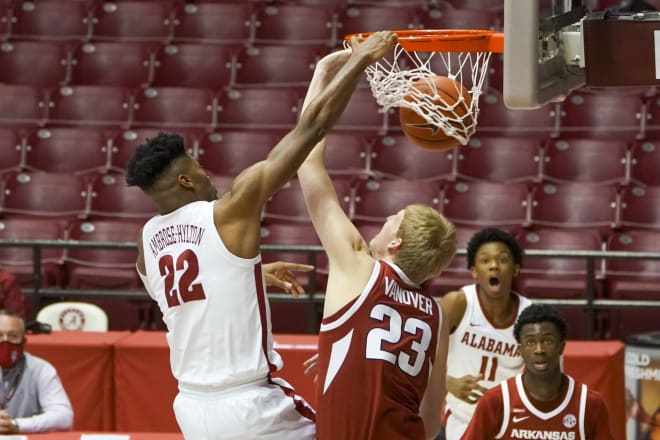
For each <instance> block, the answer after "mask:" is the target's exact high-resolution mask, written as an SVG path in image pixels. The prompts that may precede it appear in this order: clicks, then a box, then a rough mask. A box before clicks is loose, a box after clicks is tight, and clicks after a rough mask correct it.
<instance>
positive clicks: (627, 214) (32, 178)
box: [0, 171, 660, 236]
mask: <svg viewBox="0 0 660 440" xmlns="http://www.w3.org/2000/svg"><path fill="white" fill-rule="evenodd" d="M2 177H3V179H2V183H1V185H2V188H1V189H2V198H1V199H0V215H2V216H37V217H47V218H52V219H55V220H62V219H64V220H71V219H86V218H93V219H94V218H114V219H123V218H127V219H142V220H144V219H147V218H149V217H150V216H152V215H154V214H156V212H157V211H156V207H155V205H154V204H153V203H152V202H151V201H150V200H149V199H148V198H147V197H146V196H145V195H144V194H143V193H142V192H141V191H140V190H139V189H138V188H134V187H128V186H126V184H125V182H124V176H123V175H122V174H113V173H106V174H102V173H99V174H88V175H83V176H79V175H75V174H71V173H44V172H16V171H14V172H8V173H6V174H4V175H3V176H2ZM214 179H215V180H214V183H215V184H216V187H217V188H218V189H219V191H220V192H222V191H223V190H226V189H227V187H228V184H229V182H230V181H231V177H229V176H222V175H220V176H216V177H214ZM333 182H334V184H335V187H336V189H337V193H338V196H339V199H340V202H341V203H342V205H343V208H344V209H345V211H346V212H347V213H348V214H349V216H350V217H351V219H353V220H354V221H355V222H356V223H358V224H363V223H364V224H380V223H382V222H383V221H384V219H385V218H386V217H387V216H388V215H390V214H391V213H393V212H397V211H398V210H400V209H402V208H403V207H404V206H406V205H408V204H410V203H426V204H428V205H431V206H434V207H435V208H436V209H438V210H439V211H441V212H442V213H443V214H445V216H447V217H448V218H449V219H450V220H452V221H453V222H455V223H456V224H457V225H459V226H469V227H486V226H498V227H502V228H510V229H514V230H519V229H523V228H527V227H531V226H534V227H536V226H543V227H555V228H565V229H578V230H579V229H590V230H595V231H598V232H599V233H601V234H602V235H603V236H604V235H607V234H609V233H610V232H611V231H612V230H617V229H619V228H622V227H632V228H647V229H658V228H659V225H660V208H659V207H660V187H655V186H648V187H643V186H638V185H632V186H630V187H626V188H624V189H623V190H620V189H619V188H618V187H617V186H614V185H609V186H605V185H600V186H594V185H586V184H578V183H572V184H553V183H547V182H545V183H539V184H537V185H534V186H532V187H531V188H530V187H529V186H528V185H526V184H524V183H501V182H498V183H494V182H485V181H479V182H477V181H464V180H459V181H454V182H447V183H445V184H443V183H442V182H426V181H411V180H374V179H367V180H357V181H355V180H354V179H351V178H346V177H341V176H337V177H335V178H334V179H333ZM263 218H264V220H265V221H271V222H278V221H281V222H298V223H309V217H308V215H307V210H306V208H305V203H304V200H303V197H302V192H301V190H300V187H299V185H298V182H297V181H296V180H292V181H291V182H289V183H288V184H287V185H286V186H285V187H284V188H282V189H281V190H280V191H279V192H277V193H276V194H275V195H274V196H273V197H272V198H271V200H269V201H268V202H267V204H266V206H265V209H264V212H263Z"/></svg>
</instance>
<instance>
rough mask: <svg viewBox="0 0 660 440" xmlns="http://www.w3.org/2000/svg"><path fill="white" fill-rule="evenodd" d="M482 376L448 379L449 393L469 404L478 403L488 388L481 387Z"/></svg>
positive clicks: (467, 375) (449, 377)
mask: <svg viewBox="0 0 660 440" xmlns="http://www.w3.org/2000/svg"><path fill="white" fill-rule="evenodd" d="M480 380H483V377H482V376H471V375H469V374H466V375H465V376H462V377H451V376H448V377H447V391H449V392H450V393H452V394H453V395H454V396H456V397H458V398H459V399H461V400H463V401H464V402H467V403H471V404H473V403H476V402H477V400H479V398H480V397H481V396H482V395H483V394H484V393H485V392H486V390H487V388H485V387H483V386H481V385H479V381H480Z"/></svg>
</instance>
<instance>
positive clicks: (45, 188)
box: [2, 172, 89, 222]
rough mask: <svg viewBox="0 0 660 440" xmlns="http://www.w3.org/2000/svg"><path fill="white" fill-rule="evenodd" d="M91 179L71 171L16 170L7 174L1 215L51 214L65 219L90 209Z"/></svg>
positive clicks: (53, 216)
mask: <svg viewBox="0 0 660 440" xmlns="http://www.w3.org/2000/svg"><path fill="white" fill-rule="evenodd" d="M88 204H89V182H88V180H87V179H86V178H85V177H83V176H77V175H74V174H70V173H40V172H34V173H30V172H14V173H9V174H7V175H6V179H5V185H4V198H3V202H2V215H6V214H12V215H23V216H35V217H49V218H52V219H53V220H54V221H57V220H60V221H63V222H66V221H70V220H73V219H76V218H84V217H85V216H86V215H87V212H88Z"/></svg>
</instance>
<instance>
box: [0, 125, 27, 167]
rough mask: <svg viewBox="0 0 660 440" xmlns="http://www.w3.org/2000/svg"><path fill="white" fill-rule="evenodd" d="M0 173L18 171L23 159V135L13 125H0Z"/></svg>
mask: <svg viewBox="0 0 660 440" xmlns="http://www.w3.org/2000/svg"><path fill="white" fill-rule="evenodd" d="M0 151H2V154H0V173H5V172H9V171H18V170H20V169H22V168H23V164H24V161H25V158H24V155H25V146H24V139H23V136H22V135H21V134H20V131H19V130H18V129H15V128H14V127H2V126H0Z"/></svg>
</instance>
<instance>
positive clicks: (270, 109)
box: [218, 88, 301, 131]
mask: <svg viewBox="0 0 660 440" xmlns="http://www.w3.org/2000/svg"><path fill="white" fill-rule="evenodd" d="M300 104H301V101H300V95H299V93H298V91H297V90H295V89H289V88H286V89H284V88H283V89H269V88H251V89H241V90H231V91H229V92H228V93H223V94H221V95H220V107H221V111H220V113H219V114H218V127H219V128H221V129H241V130H251V129H256V130H286V131H288V130H290V129H292V128H293V127H294V126H295V125H296V123H297V122H298V111H299V109H300Z"/></svg>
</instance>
